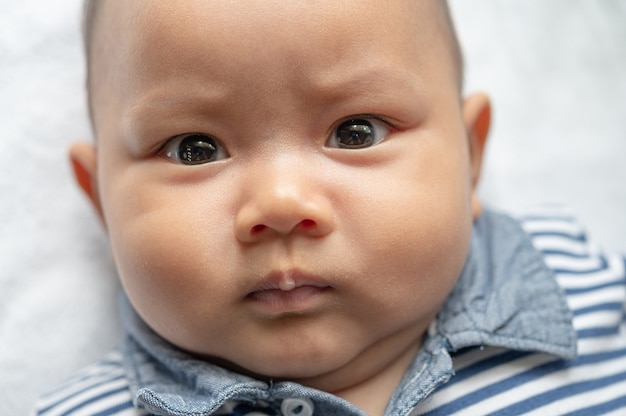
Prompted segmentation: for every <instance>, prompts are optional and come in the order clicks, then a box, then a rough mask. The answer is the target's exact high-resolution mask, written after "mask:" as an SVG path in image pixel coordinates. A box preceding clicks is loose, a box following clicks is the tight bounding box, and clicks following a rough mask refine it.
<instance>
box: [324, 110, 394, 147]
mask: <svg viewBox="0 0 626 416" xmlns="http://www.w3.org/2000/svg"><path fill="white" fill-rule="evenodd" d="M342 127H346V128H348V129H349V131H347V132H344V133H345V134H344V135H341V134H339V129H340V128H342ZM394 129H395V127H394V126H393V125H392V124H391V123H389V122H387V121H385V120H383V119H381V118H379V117H376V116H372V115H366V114H363V115H355V116H351V117H348V118H345V119H343V120H342V121H340V122H339V123H337V124H336V126H335V127H334V128H333V130H332V132H331V133H330V135H329V138H328V140H327V141H326V145H327V146H329V147H334V148H339V149H347V150H358V149H364V148H368V147H372V146H376V145H377V144H379V143H380V142H382V141H383V140H385V138H386V137H387V136H388V135H389V133H391V131H392V130H394ZM381 130H382V131H381ZM363 133H365V134H366V135H367V134H371V135H373V136H374V137H372V138H367V137H357V136H359V135H361V136H362V134H363ZM340 136H341V137H340ZM339 139H347V140H349V141H356V140H357V139H359V140H361V141H362V140H365V142H363V143H352V145H349V144H346V143H344V144H343V145H342V144H341V143H340V141H339Z"/></svg>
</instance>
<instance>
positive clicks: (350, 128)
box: [159, 114, 395, 166]
mask: <svg viewBox="0 0 626 416" xmlns="http://www.w3.org/2000/svg"><path fill="white" fill-rule="evenodd" d="M394 128H395V127H394V126H393V125H392V124H391V123H389V122H387V121H385V120H383V119H381V118H379V117H376V116H372V115H365V114H364V115H355V116H351V117H347V118H345V119H343V120H341V121H340V122H338V123H337V124H336V125H335V127H334V128H333V129H332V131H331V133H330V134H329V135H328V136H329V137H328V139H327V140H326V143H325V145H326V146H327V147H330V148H337V149H343V150H359V149H365V148H369V147H372V146H376V145H378V144H379V143H380V142H382V141H383V140H385V138H386V137H387V135H388V134H389V133H390V132H391V131H392V130H393V129H394ZM340 129H342V130H343V131H341V132H340V131H339V130H340ZM186 141H187V144H186V147H183V144H184V143H185V142H186ZM159 154H161V155H163V156H165V157H167V158H169V159H172V160H174V161H176V162H178V163H180V164H183V165H189V166H192V165H201V164H205V163H211V162H215V161H218V160H222V159H226V158H228V157H230V155H229V154H228V152H227V151H226V149H225V148H224V146H223V145H222V144H221V143H220V142H219V140H217V139H215V138H214V137H212V136H210V135H207V134H204V133H185V134H180V135H177V136H174V137H172V138H170V139H169V140H167V141H166V142H165V144H164V145H163V147H162V148H161V149H160V150H159Z"/></svg>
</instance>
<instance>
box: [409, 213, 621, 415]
mask: <svg viewBox="0 0 626 416" xmlns="http://www.w3.org/2000/svg"><path fill="white" fill-rule="evenodd" d="M519 220H520V222H521V225H522V227H523V228H524V230H525V231H526V232H527V233H529V234H530V236H531V238H532V241H533V244H534V245H535V247H536V248H537V249H538V250H539V251H540V252H542V253H543V255H544V258H545V261H546V263H547V264H548V266H549V267H550V268H551V269H552V270H553V271H554V272H555V274H556V278H557V281H558V282H559V284H560V286H561V287H562V289H563V291H564V293H565V294H566V298H567V302H568V305H569V307H570V309H571V310H572V314H573V325H574V328H575V330H576V333H577V335H578V357H577V358H576V359H575V360H572V361H563V360H560V359H556V358H554V357H552V356H549V355H545V354H537V353H530V352H520V351H511V350H506V349H501V348H488V347H487V348H483V349H479V348H477V349H470V350H467V351H462V352H460V353H459V354H457V355H456V356H455V357H454V367H455V372H456V375H455V376H454V377H452V379H451V380H450V382H449V383H447V384H446V385H444V386H442V387H441V388H440V389H439V390H438V391H436V392H435V393H434V394H433V395H432V396H431V397H430V398H429V400H427V402H426V403H423V404H422V405H420V406H419V408H418V409H416V412H414V413H413V414H415V415H455V414H457V415H489V414H500V415H520V414H525V415H600V414H615V415H618V414H620V415H626V325H625V321H626V319H625V317H626V312H625V310H626V309H625V302H626V259H625V258H624V257H622V256H617V255H606V254H603V253H602V252H600V251H599V250H596V249H594V248H593V246H592V245H591V244H589V242H588V241H587V238H586V235H585V232H584V229H583V228H582V227H581V226H580V225H579V224H578V223H577V222H576V221H575V220H574V219H573V217H571V216H567V215H562V214H554V213H549V212H548V213H546V212H543V213H541V214H537V215H532V216H526V217H521V218H519Z"/></svg>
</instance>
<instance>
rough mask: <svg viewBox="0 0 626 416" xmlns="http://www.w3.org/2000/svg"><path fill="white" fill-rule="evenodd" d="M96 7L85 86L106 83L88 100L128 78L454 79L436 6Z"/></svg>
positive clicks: (436, 2) (362, 0)
mask: <svg viewBox="0 0 626 416" xmlns="http://www.w3.org/2000/svg"><path fill="white" fill-rule="evenodd" d="M100 1H102V3H100V6H99V7H98V22H97V28H96V32H95V35H94V45H93V47H92V54H91V58H92V59H91V66H92V68H91V69H90V72H91V75H92V78H93V79H94V80H96V83H95V84H94V83H93V82H92V84H91V85H92V86H94V85H96V86H97V85H100V84H101V82H102V81H104V82H105V85H107V87H106V88H100V89H99V90H100V91H96V92H95V93H94V91H92V94H93V95H94V102H96V104H98V102H97V99H98V97H97V96H98V95H102V94H105V95H106V94H109V95H110V90H109V86H110V85H124V84H125V81H128V79H129V78H130V77H133V80H132V88H136V89H141V88H143V85H142V80H146V81H148V80H149V81H150V82H154V80H155V79H159V78H163V79H165V78H171V77H172V74H183V73H184V74H187V76H191V77H194V76H196V75H197V76H198V77H201V76H202V77H203V76H205V74H206V72H207V71H211V73H212V74H213V75H215V76H216V77H218V78H219V79H217V78H216V81H219V82H222V83H229V82H231V81H235V82H239V81H240V80H241V75H242V74H243V75H247V76H249V79H250V80H251V81H254V82H255V83H256V84H261V83H263V82H266V81H268V82H269V81H272V80H268V79H265V78H263V76H273V77H275V78H279V79H284V78H285V77H290V76H294V77H295V75H294V74H300V73H303V72H307V74H308V75H310V74H315V76H316V77H317V78H323V79H325V80H326V81H328V82H329V85H332V81H333V80H339V79H340V78H342V74H345V75H346V77H344V78H347V77H348V76H347V75H349V73H354V72H358V71H366V70H367V67H371V68H376V67H380V68H385V67H386V68H387V69H389V67H391V66H392V67H394V68H396V70H397V71H399V72H402V71H406V70H411V71H413V70H415V71H419V72H420V73H423V74H430V75H433V74H436V75H437V76H438V77H439V78H444V79H445V80H446V82H447V81H451V83H452V84H454V83H455V81H456V71H455V70H454V69H453V67H454V64H453V63H452V61H453V58H451V54H450V46H449V42H448V41H447V40H446V37H447V33H448V32H447V31H448V28H447V21H446V17H445V13H444V12H443V10H442V6H441V5H442V4H443V3H442V2H441V1H442V0H419V1H415V0H394V1H380V0H310V1H279V0H247V1H246V3H245V7H242V6H241V3H239V2H232V1H229V0H211V1H207V0H175V1H174V0H170V1H168V0H164V1H159V2H154V1H151V0H106V1H104V0H100ZM193 71H196V74H195V75H194V74H192V72H193ZM235 76H236V77H238V78H235ZM299 79H302V77H300V78H299ZM423 82H424V83H426V82H432V81H431V80H423ZM437 82H439V81H437ZM124 88H126V87H124ZM96 89H97V88H96ZM296 89H297V88H296ZM120 90H121V92H122V93H127V92H128V91H125V90H122V89H120Z"/></svg>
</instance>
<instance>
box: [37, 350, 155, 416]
mask: <svg viewBox="0 0 626 416" xmlns="http://www.w3.org/2000/svg"><path fill="white" fill-rule="evenodd" d="M34 414H35V415H37V416H53V415H74V416H77V415H128V416H139V415H145V413H144V412H142V411H141V410H138V409H135V408H134V407H133V403H132V396H131V394H130V390H129V389H128V380H127V379H126V373H125V371H124V366H123V356H122V353H121V352H120V351H118V350H114V351H112V352H110V353H109V354H107V355H106V356H105V357H104V358H103V359H102V360H100V361H99V362H97V363H95V364H92V365H91V366H89V367H87V368H85V369H83V370H82V371H80V372H79V373H78V374H76V375H75V376H74V377H72V378H71V379H69V380H67V381H66V382H65V383H63V384H62V385H61V386H59V387H58V388H57V389H55V390H53V391H51V392H50V393H48V394H46V395H44V396H42V397H41V398H40V399H39V400H38V402H37V404H36V407H35V412H34Z"/></svg>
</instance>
